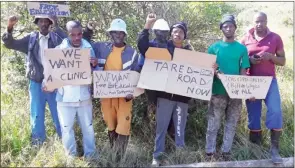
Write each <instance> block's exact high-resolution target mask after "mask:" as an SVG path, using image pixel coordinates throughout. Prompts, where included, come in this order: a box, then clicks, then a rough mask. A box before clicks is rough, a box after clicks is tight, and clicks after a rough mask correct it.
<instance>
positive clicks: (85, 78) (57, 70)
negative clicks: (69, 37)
mask: <svg viewBox="0 0 295 168" xmlns="http://www.w3.org/2000/svg"><path fill="white" fill-rule="evenodd" d="M89 57H90V49H89V48H87V49H81V48H66V49H45V51H44V76H45V77H44V79H45V86H46V88H47V89H48V90H52V89H56V88H59V87H62V86H65V85H86V84H91V68H90V64H89Z"/></svg>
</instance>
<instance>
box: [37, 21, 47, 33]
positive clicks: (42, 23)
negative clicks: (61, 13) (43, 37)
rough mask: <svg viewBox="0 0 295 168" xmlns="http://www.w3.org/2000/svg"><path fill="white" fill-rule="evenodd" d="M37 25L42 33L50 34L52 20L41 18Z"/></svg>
mask: <svg viewBox="0 0 295 168" xmlns="http://www.w3.org/2000/svg"><path fill="white" fill-rule="evenodd" d="M37 25H38V27H39V30H40V32H41V33H48V32H49V26H50V20H49V19H47V18H39V19H38V22H37Z"/></svg>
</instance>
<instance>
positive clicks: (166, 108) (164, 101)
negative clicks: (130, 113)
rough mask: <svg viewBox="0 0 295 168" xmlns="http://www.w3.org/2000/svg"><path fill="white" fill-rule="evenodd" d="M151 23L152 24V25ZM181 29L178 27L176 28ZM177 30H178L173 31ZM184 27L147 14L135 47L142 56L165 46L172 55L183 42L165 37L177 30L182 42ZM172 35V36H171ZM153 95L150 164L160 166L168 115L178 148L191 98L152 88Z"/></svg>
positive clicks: (182, 137) (181, 140) (181, 143)
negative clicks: (154, 118) (153, 143)
mask: <svg viewBox="0 0 295 168" xmlns="http://www.w3.org/2000/svg"><path fill="white" fill-rule="evenodd" d="M152 26H153V27H152ZM151 28H152V29H153V31H154V33H155V35H156V38H155V39H154V40H152V41H149V29H151ZM178 29H180V30H178ZM176 31H177V32H176ZM183 31H185V35H186V25H185V27H184V26H183V25H181V24H179V25H174V26H173V27H171V31H170V27H169V25H168V23H167V22H166V21H165V20H164V19H158V20H157V19H156V16H155V15H154V14H149V15H148V17H147V19H146V24H145V27H144V30H143V31H142V32H141V33H140V34H139V37H138V43H137V46H138V49H139V51H140V53H141V54H142V55H143V56H144V55H145V53H146V51H147V50H148V48H149V47H158V48H167V49H168V51H169V53H170V55H171V56H172V57H173V53H174V49H175V47H179V48H184V49H190V48H185V47H184V46H182V45H180V44H178V45H176V43H174V41H175V40H172V41H170V42H169V41H168V37H169V35H170V33H171V35H173V36H174V34H177V39H180V41H181V42H182V41H183V40H184V37H183V36H181V37H182V38H180V37H178V36H179V34H180V33H183V34H184V32H183ZM173 38H174V37H173ZM151 92H152V95H153V97H150V98H151V99H154V100H155V101H157V106H156V138H155V150H154V154H153V162H152V166H159V165H160V162H161V160H162V159H160V158H161V155H162V153H163V152H164V150H165V137H166V133H167V128H168V126H169V123H170V120H171V118H172V119H173V122H174V127H175V128H177V129H175V144H176V147H177V149H181V148H183V147H184V145H185V143H184V131H185V126H186V121H187V112H188V101H189V100H190V98H188V97H184V96H180V95H175V94H173V95H172V94H170V93H166V92H159V91H151Z"/></svg>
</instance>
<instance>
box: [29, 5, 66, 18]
mask: <svg viewBox="0 0 295 168" xmlns="http://www.w3.org/2000/svg"><path fill="white" fill-rule="evenodd" d="M27 7H28V11H29V14H30V15H32V16H35V15H43V16H50V15H52V16H57V17H69V16H70V15H71V13H70V7H69V5H61V4H49V3H44V2H27Z"/></svg>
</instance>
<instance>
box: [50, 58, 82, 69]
mask: <svg viewBox="0 0 295 168" xmlns="http://www.w3.org/2000/svg"><path fill="white" fill-rule="evenodd" d="M81 62H82V61H75V60H68V61H65V60H64V59H59V60H58V61H52V60H49V64H50V65H51V68H52V69H55V68H57V69H59V68H73V67H75V63H76V64H77V67H78V68H79V67H80V63H81Z"/></svg>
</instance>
